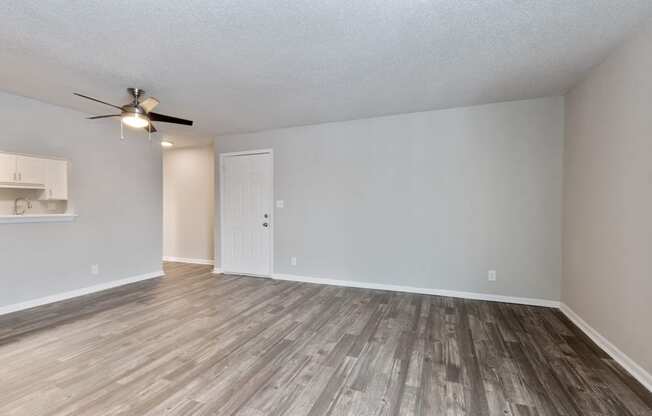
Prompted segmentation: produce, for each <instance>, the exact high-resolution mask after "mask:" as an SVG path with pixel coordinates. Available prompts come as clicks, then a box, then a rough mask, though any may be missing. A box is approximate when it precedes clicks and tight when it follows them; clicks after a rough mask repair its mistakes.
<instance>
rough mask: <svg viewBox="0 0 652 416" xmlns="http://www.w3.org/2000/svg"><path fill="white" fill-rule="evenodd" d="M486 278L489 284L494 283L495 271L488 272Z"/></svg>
mask: <svg viewBox="0 0 652 416" xmlns="http://www.w3.org/2000/svg"><path fill="white" fill-rule="evenodd" d="M487 277H488V279H489V281H490V282H495V281H496V271H495V270H489V273H488V274H487Z"/></svg>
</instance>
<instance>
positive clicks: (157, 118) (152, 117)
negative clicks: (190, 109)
mask: <svg viewBox="0 0 652 416" xmlns="http://www.w3.org/2000/svg"><path fill="white" fill-rule="evenodd" d="M147 116H148V117H149V119H150V120H152V121H161V122H163V123H174V124H183V125H185V126H192V120H184V119H182V118H177V117H172V116H166V115H165V114H158V113H149V114H147Z"/></svg>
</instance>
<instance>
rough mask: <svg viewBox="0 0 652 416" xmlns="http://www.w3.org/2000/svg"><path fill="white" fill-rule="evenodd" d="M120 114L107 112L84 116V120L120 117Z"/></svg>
mask: <svg viewBox="0 0 652 416" xmlns="http://www.w3.org/2000/svg"><path fill="white" fill-rule="evenodd" d="M120 115H121V114H107V115H105V116H93V117H86V120H97V119H98V118H109V117H120Z"/></svg>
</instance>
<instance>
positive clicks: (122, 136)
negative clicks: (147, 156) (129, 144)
mask: <svg viewBox="0 0 652 416" xmlns="http://www.w3.org/2000/svg"><path fill="white" fill-rule="evenodd" d="M124 139H125V131H124V126H123V125H122V122H120V140H124Z"/></svg>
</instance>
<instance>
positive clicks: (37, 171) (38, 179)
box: [16, 156, 49, 186]
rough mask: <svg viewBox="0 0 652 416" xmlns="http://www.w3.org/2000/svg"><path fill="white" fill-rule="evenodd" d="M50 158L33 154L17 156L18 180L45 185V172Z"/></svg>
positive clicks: (24, 182)
mask: <svg viewBox="0 0 652 416" xmlns="http://www.w3.org/2000/svg"><path fill="white" fill-rule="evenodd" d="M48 163H49V160H47V159H41V158H36V157H31V156H16V174H17V182H18V183H21V184H31V185H43V186H45V172H46V168H47V165H48Z"/></svg>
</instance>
